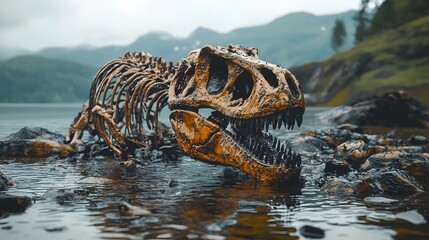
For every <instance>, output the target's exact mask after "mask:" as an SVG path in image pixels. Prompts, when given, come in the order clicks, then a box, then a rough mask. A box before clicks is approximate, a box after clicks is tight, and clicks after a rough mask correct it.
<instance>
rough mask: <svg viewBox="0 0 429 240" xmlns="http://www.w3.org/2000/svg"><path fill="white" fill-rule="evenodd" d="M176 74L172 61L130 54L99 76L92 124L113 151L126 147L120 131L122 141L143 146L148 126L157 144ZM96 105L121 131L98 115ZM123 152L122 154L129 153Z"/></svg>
mask: <svg viewBox="0 0 429 240" xmlns="http://www.w3.org/2000/svg"><path fill="white" fill-rule="evenodd" d="M175 71H176V66H174V65H173V63H172V62H169V63H168V64H167V63H166V62H165V61H164V60H163V59H161V58H157V57H152V56H151V55H150V54H145V53H142V52H140V53H126V54H125V55H124V56H123V57H120V58H118V59H116V60H113V61H111V62H109V63H107V64H106V65H105V66H104V67H103V68H102V69H101V70H100V71H99V72H98V73H97V75H96V76H95V78H94V81H93V82H92V86H91V90H90V97H89V109H90V110H93V114H91V115H92V121H93V122H94V125H95V128H96V129H97V131H98V134H99V135H100V136H101V137H102V138H103V139H104V140H105V141H106V143H107V144H108V145H109V146H110V147H111V148H113V150H116V147H115V146H114V145H119V146H120V147H121V148H123V146H121V145H123V143H121V140H119V139H118V137H115V133H114V131H118V130H119V131H120V135H121V137H120V138H121V139H123V136H126V137H127V139H128V138H129V139H134V140H137V142H139V143H142V142H143V140H144V139H143V137H144V136H145V135H144V134H145V130H144V124H145V123H146V125H147V127H148V128H149V129H153V130H154V142H153V145H155V146H156V145H157V142H156V139H157V137H158V115H159V112H160V111H161V109H162V108H164V107H165V106H166V105H167V100H168V88H169V84H170V78H171V77H172V76H173V75H174V74H175ZM96 106H99V107H101V108H102V109H104V111H105V112H106V113H107V114H108V115H110V117H111V120H112V121H113V122H114V123H115V125H116V126H117V128H116V126H112V124H111V123H109V121H111V120H110V119H108V121H106V117H105V116H102V115H100V114H96V113H94V109H95V107H96ZM113 127H115V128H116V130H114V129H113ZM116 135H117V134H116ZM123 141H125V140H123ZM114 142H116V143H114ZM122 151H123V149H122ZM122 151H119V152H120V153H121V155H122V154H125V153H123V152H122ZM116 152H117V153H118V151H116Z"/></svg>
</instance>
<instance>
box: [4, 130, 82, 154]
mask: <svg viewBox="0 0 429 240" xmlns="http://www.w3.org/2000/svg"><path fill="white" fill-rule="evenodd" d="M63 142H64V136H63V135H61V134H59V133H56V132H51V131H49V130H47V129H45V128H28V127H25V128H23V129H21V130H19V131H18V132H16V133H13V134H11V135H9V136H7V137H6V138H4V139H3V140H1V141H0V157H34V158H43V157H49V156H60V157H67V156H69V155H70V154H72V153H74V152H75V150H74V149H73V148H72V147H70V146H69V145H67V144H63Z"/></svg>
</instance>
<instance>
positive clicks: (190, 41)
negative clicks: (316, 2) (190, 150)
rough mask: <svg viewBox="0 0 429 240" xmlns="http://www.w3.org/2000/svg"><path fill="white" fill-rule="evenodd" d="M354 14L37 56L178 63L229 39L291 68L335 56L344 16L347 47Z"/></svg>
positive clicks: (293, 17) (297, 17)
mask: <svg viewBox="0 0 429 240" xmlns="http://www.w3.org/2000/svg"><path fill="white" fill-rule="evenodd" d="M354 14H355V12H354V11H349V12H345V13H341V14H333V15H323V16H316V15H313V14H310V13H305V12H300V13H293V14H288V15H285V16H283V17H281V18H278V19H276V20H274V21H273V22H271V23H268V24H265V25H261V26H255V27H247V28H240V29H236V30H233V31H231V32H229V33H225V34H221V33H217V32H214V31H212V30H209V29H205V28H198V29H196V30H195V31H194V32H193V33H192V34H191V35H190V36H189V37H187V38H174V37H173V36H171V35H169V34H168V33H162V32H159V33H150V34H147V35H144V36H141V37H140V38H138V39H137V40H136V41H135V42H134V43H132V44H130V45H128V46H110V47H103V48H83V47H77V48H48V49H44V50H42V51H40V52H39V53H37V54H38V55H41V56H45V57H49V58H57V59H63V60H70V61H74V62H79V63H82V64H87V65H93V66H96V67H101V66H102V65H103V64H104V63H106V62H107V61H109V60H111V59H114V58H117V57H118V56H121V55H123V54H124V53H125V52H130V51H144V52H150V53H151V54H152V55H155V56H162V57H163V58H164V59H166V60H168V61H178V60H180V59H181V58H184V57H186V56H187V54H188V53H189V52H190V50H192V49H195V48H199V47H201V46H203V45H206V44H211V45H215V46H218V45H222V46H225V45H228V44H230V43H232V44H239V45H244V46H252V47H257V48H258V49H259V50H260V56H261V57H262V58H264V59H265V60H267V61H270V62H273V63H276V64H281V65H283V66H286V67H290V66H295V65H300V64H303V63H305V62H309V61H318V60H322V59H324V58H327V57H329V56H331V55H332V54H333V51H332V49H331V45H330V36H331V29H332V27H333V26H334V22H335V20H336V19H342V20H344V22H345V24H346V30H347V33H348V37H347V39H346V43H345V46H344V47H345V49H348V48H351V47H352V45H353V33H354V28H355V23H354V21H353V20H352V18H353V15H354Z"/></svg>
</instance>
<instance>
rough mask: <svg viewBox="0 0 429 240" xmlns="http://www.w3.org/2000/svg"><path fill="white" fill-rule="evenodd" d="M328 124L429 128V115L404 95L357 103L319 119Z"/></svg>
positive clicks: (402, 93) (396, 94) (387, 94)
mask: <svg viewBox="0 0 429 240" xmlns="http://www.w3.org/2000/svg"><path fill="white" fill-rule="evenodd" d="M319 118H320V120H321V121H322V122H325V123H329V124H337V125H339V124H355V125H359V126H368V125H373V126H386V127H417V128H429V111H428V110H427V109H426V108H424V107H423V106H422V105H421V104H420V102H419V101H417V100H416V99H414V98H411V97H408V96H407V95H406V94H405V93H404V92H403V91H398V92H392V93H386V94H384V95H383V96H381V97H378V96H374V97H371V98H369V99H364V100H358V101H356V102H355V103H352V104H351V105H348V106H340V107H336V108H334V109H331V110H329V111H327V112H325V113H322V114H320V115H319Z"/></svg>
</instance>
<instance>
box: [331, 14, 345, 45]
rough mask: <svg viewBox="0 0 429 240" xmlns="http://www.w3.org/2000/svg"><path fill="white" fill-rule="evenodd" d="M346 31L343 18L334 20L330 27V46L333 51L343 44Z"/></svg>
mask: <svg viewBox="0 0 429 240" xmlns="http://www.w3.org/2000/svg"><path fill="white" fill-rule="evenodd" d="M346 35H347V32H346V28H345V26H344V22H343V20H340V19H337V20H335V25H334V27H333V28H332V35H331V47H332V49H333V50H334V51H335V52H338V50H339V49H340V48H341V46H343V44H344V40H345V38H346Z"/></svg>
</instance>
